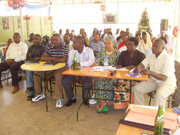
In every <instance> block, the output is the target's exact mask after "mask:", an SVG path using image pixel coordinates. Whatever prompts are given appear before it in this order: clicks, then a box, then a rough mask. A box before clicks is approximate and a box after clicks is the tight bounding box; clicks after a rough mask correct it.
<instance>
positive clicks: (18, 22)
mask: <svg viewBox="0 0 180 135" xmlns="http://www.w3.org/2000/svg"><path fill="white" fill-rule="evenodd" d="M17 25H18V28H21V18H20V17H19V16H18V17H17Z"/></svg>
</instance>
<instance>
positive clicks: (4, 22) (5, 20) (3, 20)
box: [2, 17, 9, 30]
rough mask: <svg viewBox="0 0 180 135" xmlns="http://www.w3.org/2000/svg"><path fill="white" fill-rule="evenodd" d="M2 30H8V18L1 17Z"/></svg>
mask: <svg viewBox="0 0 180 135" xmlns="http://www.w3.org/2000/svg"><path fill="white" fill-rule="evenodd" d="M2 23H3V30H9V18H8V17H2Z"/></svg>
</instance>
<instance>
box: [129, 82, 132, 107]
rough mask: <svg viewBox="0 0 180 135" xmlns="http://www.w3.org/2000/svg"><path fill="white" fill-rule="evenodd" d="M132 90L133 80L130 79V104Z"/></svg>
mask: <svg viewBox="0 0 180 135" xmlns="http://www.w3.org/2000/svg"><path fill="white" fill-rule="evenodd" d="M131 92H132V80H130V100H129V101H130V104H131V96H132V95H131V94H132V93H131Z"/></svg>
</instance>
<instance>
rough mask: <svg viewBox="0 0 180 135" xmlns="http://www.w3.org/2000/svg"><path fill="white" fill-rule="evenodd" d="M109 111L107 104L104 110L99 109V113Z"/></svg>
mask: <svg viewBox="0 0 180 135" xmlns="http://www.w3.org/2000/svg"><path fill="white" fill-rule="evenodd" d="M107 112H108V107H107V105H105V106H104V107H103V109H102V110H99V109H97V113H107Z"/></svg>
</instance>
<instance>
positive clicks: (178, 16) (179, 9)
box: [169, 0, 180, 61]
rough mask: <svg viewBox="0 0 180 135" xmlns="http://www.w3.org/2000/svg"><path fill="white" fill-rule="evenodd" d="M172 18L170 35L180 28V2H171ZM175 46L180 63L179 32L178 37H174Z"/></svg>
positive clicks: (175, 0) (176, 56)
mask: <svg viewBox="0 0 180 135" xmlns="http://www.w3.org/2000/svg"><path fill="white" fill-rule="evenodd" d="M170 9H171V12H170V18H169V24H170V25H171V30H170V31H169V33H170V34H171V33H172V32H173V29H174V27H175V26H178V27H179V28H180V1H179V0H171V4H170ZM173 45H174V53H173V54H174V57H175V59H176V60H178V61H180V31H179V32H178V36H177V37H174V36H173Z"/></svg>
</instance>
